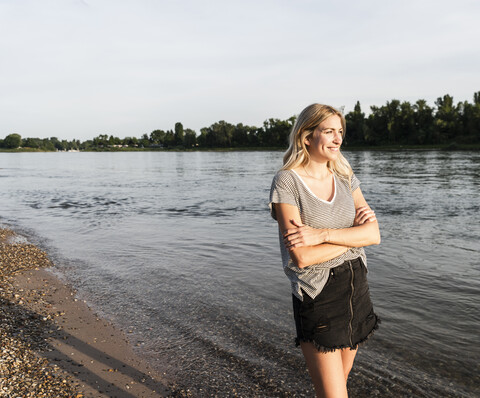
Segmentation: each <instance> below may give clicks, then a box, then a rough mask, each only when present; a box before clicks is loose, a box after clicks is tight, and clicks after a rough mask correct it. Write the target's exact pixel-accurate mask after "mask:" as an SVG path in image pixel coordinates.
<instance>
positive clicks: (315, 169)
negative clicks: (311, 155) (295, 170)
mask: <svg viewBox="0 0 480 398" xmlns="http://www.w3.org/2000/svg"><path fill="white" fill-rule="evenodd" d="M302 168H303V171H304V172H305V174H306V175H307V176H309V177H311V178H314V179H316V180H323V179H325V178H327V177H330V176H331V175H332V172H331V171H330V170H329V169H328V167H327V162H315V161H310V162H309V163H308V165H305V166H302Z"/></svg>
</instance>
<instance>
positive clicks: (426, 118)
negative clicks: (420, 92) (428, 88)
mask: <svg viewBox="0 0 480 398" xmlns="http://www.w3.org/2000/svg"><path fill="white" fill-rule="evenodd" d="M413 110H414V112H415V137H411V138H410V140H409V143H414V144H432V143H433V140H434V137H433V127H434V125H433V120H434V119H433V108H432V107H430V106H428V105H427V101H425V100H423V99H419V100H417V102H415V104H414V105H413Z"/></svg>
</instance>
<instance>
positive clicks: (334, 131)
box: [305, 115, 343, 162]
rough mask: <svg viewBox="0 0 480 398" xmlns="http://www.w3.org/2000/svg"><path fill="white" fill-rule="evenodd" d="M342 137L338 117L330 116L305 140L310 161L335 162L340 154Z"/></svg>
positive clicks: (340, 123)
mask: <svg viewBox="0 0 480 398" xmlns="http://www.w3.org/2000/svg"><path fill="white" fill-rule="evenodd" d="M342 135H343V126H342V121H341V119H340V117H339V116H337V115H332V116H330V117H328V118H327V119H325V120H324V121H323V122H322V123H320V124H319V125H318V126H317V128H316V129H315V130H314V131H313V133H312V134H311V135H310V136H309V137H308V138H306V139H305V145H306V146H307V150H308V153H309V154H310V157H311V158H312V160H316V161H319V162H326V161H329V160H330V161H333V160H335V159H336V158H337V157H338V154H339V153H340V145H342V141H343V138H342Z"/></svg>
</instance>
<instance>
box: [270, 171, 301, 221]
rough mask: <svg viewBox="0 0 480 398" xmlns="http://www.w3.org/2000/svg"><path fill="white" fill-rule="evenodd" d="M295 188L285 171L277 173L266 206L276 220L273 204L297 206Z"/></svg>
mask: <svg viewBox="0 0 480 398" xmlns="http://www.w3.org/2000/svg"><path fill="white" fill-rule="evenodd" d="M296 192H297V191H296V187H295V184H294V182H293V179H292V176H291V175H290V174H289V173H288V171H286V170H281V171H279V172H278V173H277V174H276V175H275V177H274V178H273V181H272V187H271V188H270V199H269V203H268V206H269V207H270V214H271V215H272V217H273V218H274V219H275V220H276V219H277V215H276V214H275V206H273V204H274V203H287V204H289V205H293V206H297V207H298V203H297V197H298V194H297V193H296Z"/></svg>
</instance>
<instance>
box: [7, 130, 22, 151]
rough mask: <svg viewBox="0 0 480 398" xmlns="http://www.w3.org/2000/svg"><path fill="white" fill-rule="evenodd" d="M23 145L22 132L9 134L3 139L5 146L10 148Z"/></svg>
mask: <svg viewBox="0 0 480 398" xmlns="http://www.w3.org/2000/svg"><path fill="white" fill-rule="evenodd" d="M21 145H22V137H21V135H20V134H15V133H14V134H9V135H7V136H6V137H5V139H4V140H3V147H4V148H8V149H16V148H18V147H20V146H21Z"/></svg>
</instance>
